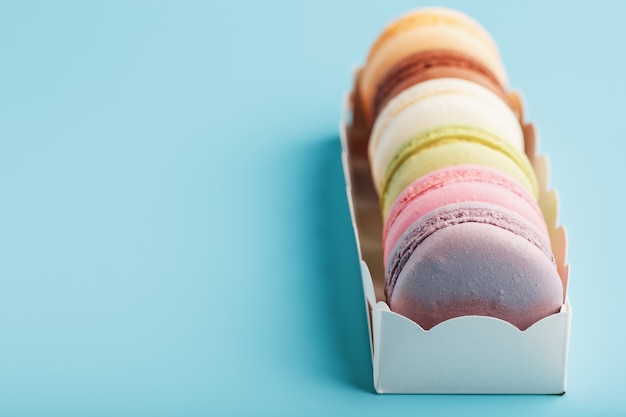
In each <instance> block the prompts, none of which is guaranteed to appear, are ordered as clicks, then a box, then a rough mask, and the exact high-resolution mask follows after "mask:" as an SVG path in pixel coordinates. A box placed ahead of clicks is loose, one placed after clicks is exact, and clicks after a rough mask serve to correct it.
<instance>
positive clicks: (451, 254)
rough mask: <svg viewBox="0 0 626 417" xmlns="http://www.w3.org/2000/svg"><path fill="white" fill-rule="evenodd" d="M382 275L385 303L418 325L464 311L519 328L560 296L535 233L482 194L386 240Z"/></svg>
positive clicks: (543, 243)
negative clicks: (395, 239) (388, 243)
mask: <svg viewBox="0 0 626 417" xmlns="http://www.w3.org/2000/svg"><path fill="white" fill-rule="evenodd" d="M385 280H386V281H385V295H386V298H387V303H388V304H389V307H390V309H391V310H392V311H394V312H396V313H399V314H401V315H404V316H406V317H408V318H410V319H411V320H413V321H415V322H416V323H418V324H419V325H420V326H421V327H422V328H424V329H426V330H428V329H431V328H432V327H434V326H436V325H437V324H439V323H441V322H443V321H446V320H448V319H451V318H454V317H459V316H471V315H478V316H490V317H496V318H499V319H502V320H505V321H507V322H509V323H511V324H513V325H514V326H516V327H518V328H519V329H520V330H525V329H527V328H528V327H529V326H531V325H532V324H533V323H535V322H536V321H538V320H540V319H542V318H544V317H546V316H548V315H551V314H554V313H556V312H558V311H559V309H560V307H561V305H562V303H563V284H562V282H561V279H560V277H559V275H558V273H557V270H556V266H555V262H554V257H553V256H552V253H551V251H550V246H549V243H548V241H547V240H546V239H545V238H544V237H543V236H542V233H540V232H539V231H537V229H536V228H535V227H534V226H533V225H532V224H531V223H530V222H528V221H527V220H526V219H524V218H523V217H522V216H520V215H518V214H517V213H515V212H512V211H510V210H507V209H505V208H503V207H500V206H498V205H494V204H490V203H483V202H464V203H454V204H449V205H445V206H442V207H439V208H437V209H435V210H433V211H431V212H429V213H428V214H426V215H425V216H422V217H421V218H420V219H418V220H417V221H415V222H414V223H413V224H412V225H411V226H410V227H409V228H408V229H407V230H406V232H405V233H404V234H403V235H402V236H401V237H400V239H399V240H398V242H397V244H396V245H395V246H394V248H393V250H392V252H391V254H390V258H389V263H388V265H387V269H386V277H385Z"/></svg>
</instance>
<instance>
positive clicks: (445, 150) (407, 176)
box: [380, 126, 539, 218]
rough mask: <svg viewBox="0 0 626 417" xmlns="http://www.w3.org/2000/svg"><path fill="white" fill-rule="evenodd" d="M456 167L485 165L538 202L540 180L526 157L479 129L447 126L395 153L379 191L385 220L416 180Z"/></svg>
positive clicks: (417, 137)
mask: <svg viewBox="0 0 626 417" xmlns="http://www.w3.org/2000/svg"><path fill="white" fill-rule="evenodd" d="M454 165H483V166H487V167H491V168H495V169H497V170H500V171H502V172H504V173H505V174H507V175H509V176H511V177H513V178H514V179H515V180H516V181H517V182H518V183H519V184H520V185H521V186H522V187H524V188H525V189H526V190H528V191H529V192H530V194H531V195H532V196H533V198H534V199H537V196H538V193H539V191H538V185H537V178H536V176H535V171H534V170H533V167H532V165H531V163H530V161H529V160H528V157H527V156H526V154H524V153H523V152H521V151H519V150H518V149H516V148H514V147H513V146H512V145H510V144H509V143H508V142H507V141H505V140H502V139H500V138H499V137H497V136H495V135H493V134H491V133H489V132H487V131H485V130H482V129H480V128H477V127H469V126H446V127H442V128H435V129H431V130H427V131H425V132H421V133H419V134H418V135H416V136H414V137H413V138H411V139H410V140H409V141H407V142H406V143H405V144H404V145H403V146H402V147H401V148H400V149H399V150H398V151H397V152H396V154H395V155H394V157H393V159H392V161H391V162H390V164H389V166H388V167H387V170H386V172H385V177H384V180H383V183H382V187H381V191H380V205H381V209H382V214H383V218H386V217H387V214H388V212H389V209H390V208H391V206H392V204H393V203H394V201H395V200H396V198H398V196H399V195H400V194H401V193H402V191H403V190H404V189H405V188H406V187H407V186H409V185H410V184H411V183H412V182H413V181H415V179H417V178H419V177H422V176H424V175H426V174H428V173H430V172H433V171H436V170H438V169H442V168H445V167H449V166H454Z"/></svg>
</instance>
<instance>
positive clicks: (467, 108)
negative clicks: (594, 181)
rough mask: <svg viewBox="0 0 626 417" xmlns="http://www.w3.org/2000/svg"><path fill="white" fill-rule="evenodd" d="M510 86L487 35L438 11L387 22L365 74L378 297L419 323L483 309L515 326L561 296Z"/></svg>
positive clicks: (551, 309)
mask: <svg viewBox="0 0 626 417" xmlns="http://www.w3.org/2000/svg"><path fill="white" fill-rule="evenodd" d="M506 85H507V80H506V72H505V70H504V66H503V64H502V61H501V58H500V55H499V51H498V48H497V46H496V44H495V42H494V41H493V39H492V38H491V36H490V35H489V33H488V32H487V31H486V30H485V29H484V28H483V27H482V26H481V25H480V24H478V23H477V22H476V21H474V20H473V19H472V18H470V17H468V16H466V15H464V14H462V13H461V12H458V11H455V10H451V9H445V8H427V9H420V10H417V11H414V12H411V13H408V14H406V15H405V16H403V17H401V18H400V19H398V20H396V21H394V22H392V23H391V24H390V25H389V26H388V27H387V28H386V29H385V30H384V32H383V33H382V34H381V35H380V36H379V37H378V39H377V40H376V42H375V43H374V45H373V46H372V48H371V50H370V53H369V56H368V59H367V62H366V64H365V66H364V67H363V70H362V72H361V74H360V78H359V82H358V84H357V88H359V90H360V97H361V103H360V106H361V109H362V111H363V113H364V115H365V119H366V120H367V123H368V124H369V128H370V132H369V144H368V153H369V159H370V165H371V174H372V180H373V183H374V187H375V188H376V191H377V193H378V196H379V202H380V208H381V211H382V216H383V222H384V228H383V237H382V238H383V256H384V264H385V295H386V298H387V302H388V304H389V306H390V308H391V310H392V311H395V312H398V313H400V314H403V315H405V316H407V317H409V318H411V319H413V320H414V321H416V322H417V323H418V324H420V325H421V326H422V327H423V328H425V329H429V328H431V327H433V326H435V325H437V324H439V323H441V322H443V321H445V320H448V319H450V318H454V317H458V316H465V315H483V316H491V317H497V318H500V319H503V320H506V321H508V322H510V323H512V324H514V325H515V326H517V327H518V328H520V329H522V330H523V329H526V328H527V327H529V326H530V325H532V324H533V323H535V322H536V321H537V320H539V319H541V318H543V317H545V316H548V315H550V314H553V313H555V312H557V311H558V310H559V309H560V307H561V305H562V304H563V301H564V286H563V283H562V282H561V279H560V277H559V275H558V273H557V269H556V265H555V261H554V257H553V255H552V252H551V249H550V240H549V234H548V230H547V227H546V223H545V220H544V218H543V215H542V213H541V210H540V209H539V206H538V203H537V199H538V195H539V192H538V185H537V179H536V176H535V172H534V169H533V166H532V164H531V162H530V160H529V158H528V156H527V155H526V153H525V149H524V132H523V129H522V125H521V122H522V120H521V118H522V111H521V106H520V102H519V99H518V98H517V96H516V95H515V94H513V93H510V92H508V91H507V88H506Z"/></svg>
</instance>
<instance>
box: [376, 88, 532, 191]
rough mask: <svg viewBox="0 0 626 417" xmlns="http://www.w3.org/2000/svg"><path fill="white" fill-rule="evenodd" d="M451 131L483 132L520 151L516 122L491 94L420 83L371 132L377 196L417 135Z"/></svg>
mask: <svg viewBox="0 0 626 417" xmlns="http://www.w3.org/2000/svg"><path fill="white" fill-rule="evenodd" d="M451 125H459V126H470V127H472V126H473V127H476V128H480V129H482V130H486V131H488V132H490V133H492V134H493V135H495V136H498V137H499V138H501V139H503V140H504V141H507V142H508V143H509V144H510V145H511V146H512V147H513V148H515V149H517V150H519V151H522V152H523V151H524V133H523V131H522V128H521V125H520V123H519V120H518V118H517V116H516V115H515V113H513V111H512V110H511V108H510V107H509V106H507V105H506V104H505V103H504V102H503V101H502V99H501V98H500V97H499V96H497V95H496V94H494V93H493V92H492V91H490V90H489V89H487V88H485V87H483V86H481V85H479V84H476V83H474V82H471V81H467V80H463V79H458V78H437V79H432V80H428V81H425V82H421V83H419V84H415V85H412V86H410V87H408V88H407V89H405V90H404V91H402V92H400V93H399V94H397V95H396V96H395V97H394V98H393V99H392V100H390V101H389V103H388V104H387V105H386V106H385V108H384V109H383V110H382V112H381V113H380V115H379V116H378V117H377V119H376V123H375V124H374V127H373V129H372V133H371V135H370V142H369V145H368V152H369V157H370V161H371V165H372V178H373V181H374V186H375V187H376V189H377V190H378V191H379V193H380V192H381V191H382V186H383V183H384V174H385V172H386V170H387V167H388V166H389V164H390V163H391V161H392V159H393V157H394V155H395V154H396V153H397V151H398V149H399V148H401V147H402V146H403V145H405V144H406V142H407V141H409V140H410V139H411V138H412V137H414V136H415V135H418V134H420V133H421V132H425V131H428V130H431V129H435V128H443V127H447V126H451Z"/></svg>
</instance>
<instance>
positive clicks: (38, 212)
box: [0, 0, 626, 416]
mask: <svg viewBox="0 0 626 417" xmlns="http://www.w3.org/2000/svg"><path fill="white" fill-rule="evenodd" d="M442 4H444V5H448V6H452V7H456V8H459V9H461V10H463V11H465V12H467V13H469V14H470V15H471V16H473V17H474V18H476V19H477V20H479V21H480V22H481V23H482V24H483V25H485V26H486V27H487V28H488V30H489V31H490V32H491V33H492V35H493V36H494V38H495V39H496V41H497V42H498V44H499V46H500V49H501V51H502V56H503V59H504V62H505V65H506V67H507V69H508V72H509V76H510V81H511V86H513V87H515V88H518V89H522V90H523V92H524V97H525V100H526V105H527V115H528V118H529V119H530V120H532V121H535V122H537V123H538V125H539V127H540V133H541V136H542V142H541V149H542V151H543V152H547V153H549V155H550V158H551V162H552V176H551V184H552V185H553V186H555V187H556V188H558V190H559V193H560V196H561V203H562V210H561V216H560V220H561V222H562V223H563V224H565V225H566V226H567V228H568V232H569V256H568V259H569V261H570V263H571V265H572V274H571V281H570V282H571V284H570V298H571V301H572V304H573V307H574V321H573V328H572V339H571V346H570V363H569V387H568V392H567V394H566V395H565V396H563V397H557V396H445V395H444V396H424V395H422V396H419V395H408V396H399V395H388V396H379V395H376V394H374V393H373V389H372V383H371V363H370V357H369V346H368V341H367V330H366V323H365V315H364V310H363V309H364V305H363V297H362V290H361V283H360V276H359V271H358V260H357V255H356V249H355V242H354V236H353V234H352V229H351V225H350V219H349V214H348V206H347V201H346V197H345V193H344V182H343V176H342V169H341V164H340V156H339V154H340V145H339V139H338V122H339V116H340V103H341V99H342V95H343V94H344V92H346V91H347V90H348V89H349V88H350V85H351V69H352V68H353V65H355V64H358V63H362V62H363V61H364V59H365V56H366V53H367V50H368V48H369V45H370V44H371V43H372V42H373V40H374V38H375V37H376V35H377V34H378V33H379V31H380V30H382V28H383V26H384V25H385V24H386V22H388V21H389V20H390V19H392V18H394V17H396V16H398V15H399V14H401V13H403V12H404V11H407V10H409V9H411V8H414V7H416V6H419V5H422V4H421V3H419V2H417V3H416V2H406V1H389V2H387V1H385V2H367V3H363V2H360V1H356V0H355V1H345V2H335V1H330V0H325V1H315V2H302V3H301V2H292V1H277V0H274V1H264V2H247V3H246V2H236V1H232V2H227V1H223V2H215V1H213V2H189V1H185V2H175V1H170V2H166V1H161V2H156V1H146V2H140V1H134V2H122V1H118V2H115V1H114V2H109V1H107V2H104V1H102V2H88V3H87V2H79V1H76V2H65V1H58V2H44V1H42V2H18V1H15V2H6V1H2V2H0V415H2V416H53V415H63V416H87V415H88V416H109V415H117V416H143V415H145V416H173V415H176V416H205V415H219V416H239V415H241V416H293V415H300V416H319V415H348V413H350V415H359V416H367V415H389V416H393V415H398V416H399V415H416V414H423V415H434V414H436V415H439V416H446V415H455V414H461V413H463V414H476V415H482V416H489V415H493V416H501V415H504V414H505V413H506V414H507V415H509V416H514V415H520V416H522V415H523V416H526V415H562V416H577V415H591V414H592V413H593V414H594V415H598V416H600V415H617V414H626V397H625V396H624V395H623V392H622V387H623V383H622V379H623V372H624V370H625V365H626V359H625V356H624V355H623V352H624V350H625V347H626V346H625V345H626V337H625V335H624V325H623V321H622V314H623V300H622V294H623V293H624V290H625V289H626V283H625V280H624V277H623V276H622V275H623V273H622V270H623V267H622V266H621V259H622V256H623V254H622V250H623V244H622V242H621V237H622V236H624V235H625V234H626V226H625V224H624V222H623V221H621V220H620V218H621V214H620V212H621V210H622V208H623V206H624V203H625V201H626V200H625V199H624V194H623V191H622V189H620V183H621V181H623V178H624V174H623V169H624V167H623V162H622V161H623V152H624V150H625V149H626V145H624V143H625V142H624V140H625V138H626V124H625V123H624V122H623V121H624V115H623V113H624V107H625V105H624V102H623V99H624V97H626V77H625V76H624V67H625V66H626V50H625V49H626V48H625V46H624V42H623V38H624V34H625V32H624V22H623V17H624V16H625V15H626V3H624V2H617V1H610V2H609V1H606V2H602V1H596V2H594V3H593V5H591V4H590V3H588V2H587V3H580V5H577V4H576V3H572V2H550V3H549V4H548V3H547V2H542V1H538V0H537V1H524V2H506V3H504V2H499V1H491V2H487V1H482V2H454V1H449V2H443V3H442ZM613 210H618V214H617V215H616V214H615V212H614V211H613ZM614 217H615V219H614Z"/></svg>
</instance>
